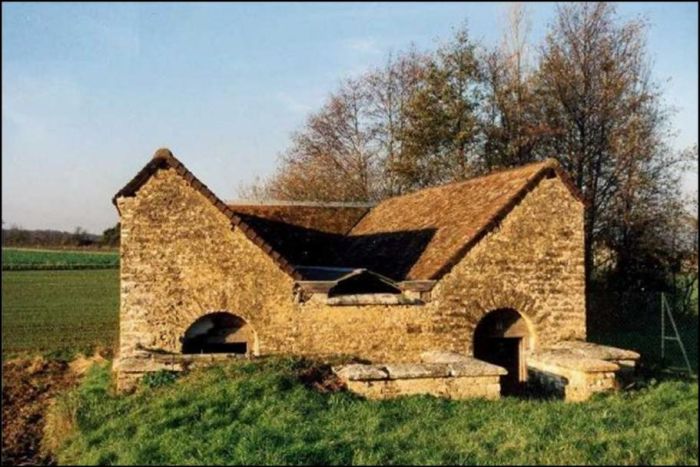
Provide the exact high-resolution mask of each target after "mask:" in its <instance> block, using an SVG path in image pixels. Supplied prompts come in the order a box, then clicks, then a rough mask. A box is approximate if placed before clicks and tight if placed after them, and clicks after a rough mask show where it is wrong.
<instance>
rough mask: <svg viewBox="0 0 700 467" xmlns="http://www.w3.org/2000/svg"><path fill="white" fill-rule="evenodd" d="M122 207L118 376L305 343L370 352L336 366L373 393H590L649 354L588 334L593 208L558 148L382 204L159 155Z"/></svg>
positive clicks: (325, 349)
mask: <svg viewBox="0 0 700 467" xmlns="http://www.w3.org/2000/svg"><path fill="white" fill-rule="evenodd" d="M114 203H115V205H116V206H117V209H118V211H119V215H120V221H121V271H120V277H121V305H120V306H121V309H120V320H119V326H120V331H119V356H118V359H117V360H116V362H115V369H116V370H117V371H118V373H119V384H120V386H122V387H128V386H129V385H131V384H132V383H133V381H134V380H135V379H136V378H138V377H139V376H140V375H142V374H143V373H144V372H145V371H150V370H153V369H156V368H175V369H177V368H181V367H182V366H183V365H187V364H192V363H193V362H198V361H202V360H209V359H212V358H219V357H228V356H230V355H246V356H257V355H270V354H295V355H308V356H314V357H329V356H337V355H346V356H354V357H356V358H359V359H364V360H366V361H367V362H368V363H367V364H364V365H360V364H357V365H348V366H346V367H343V368H339V369H338V374H339V375H341V377H344V378H345V380H346V381H347V382H348V385H349V386H350V387H351V389H353V390H357V391H360V392H364V393H365V394H368V395H370V396H373V397H388V396H390V395H394V394H402V393H412V392H431V393H437V394H443V395H447V396H450V397H467V396H470V395H485V396H486V397H497V396H498V394H499V393H502V392H503V393H507V392H510V391H516V390H517V389H518V388H521V387H522V386H523V384H524V383H525V382H526V381H527V380H528V379H529V380H531V381H545V382H546V383H547V384H548V385H549V386H552V387H556V388H558V389H559V390H561V391H564V392H565V391H569V393H571V394H574V393H576V394H579V393H581V389H580V387H579V386H581V387H584V388H588V389H590V388H594V387H600V388H603V387H605V388H608V387H612V386H614V382H613V380H614V376H615V373H616V372H617V371H618V370H619V369H620V365H621V364H622V365H629V364H631V365H633V364H634V360H635V359H636V358H637V357H638V355H637V354H634V353H633V352H627V351H622V350H620V349H614V348H610V347H601V346H595V345H592V344H586V343H585V339H586V313H585V309H586V306H585V284H584V235H583V213H584V205H583V203H582V201H581V198H580V196H579V194H578V193H577V191H576V189H575V187H574V186H573V185H572V183H571V182H570V180H569V178H568V177H567V175H566V173H565V172H564V171H563V170H562V168H561V167H560V166H559V165H558V163H557V162H556V161H555V160H553V159H550V160H546V161H543V162H538V163H533V164H529V165H526V166H523V167H519V168H515V169H509V170H502V171H497V172H494V173H491V174H488V175H486V176H483V177H478V178H474V179H470V180H467V181H464V182H458V183H451V184H447V185H444V186H438V187H434V188H428V189H424V190H421V191H417V192H415V193H411V194H408V195H404V196H398V197H394V198H390V199H387V200H385V201H382V202H380V203H378V204H377V205H368V204H358V203H355V204H352V203H326V204H318V203H276V204H275V203H259V204H255V203H247V204H241V203H237V204H232V203H226V202H224V201H222V200H220V199H219V198H218V197H217V196H216V195H214V194H213V193H212V192H211V191H210V190H209V189H208V188H207V187H206V185H204V184H203V183H202V182H200V181H199V180H198V179H197V178H196V177H195V176H194V175H193V174H192V173H191V172H189V171H188V170H187V169H186V168H185V167H184V165H183V164H182V163H181V162H180V161H179V160H177V159H176V158H175V157H174V156H173V155H172V154H171V152H170V151H169V150H167V149H161V150H159V151H157V152H156V154H155V155H154V157H153V158H152V159H151V160H150V161H149V162H148V163H147V164H146V166H145V167H144V168H143V169H142V170H141V171H140V172H139V173H138V174H137V175H136V176H135V177H134V178H133V179H132V180H131V181H130V182H129V183H128V184H127V185H126V186H125V187H124V188H122V189H121V190H120V191H119V192H118V193H117V194H116V195H115V196H114ZM209 356H211V357H209ZM572 371H573V372H578V373H575V374H574V375H573V376H572V374H571V372H572ZM579 377H580V378H579ZM577 378H578V380H581V381H583V382H582V383H581V384H579V385H578V386H577V387H576V388H572V387H568V388H567V386H572V385H573V383H572V382H573V381H575V380H577ZM581 378H582V379H581ZM601 381H602V382H601ZM591 390H594V389H591ZM577 391H578V392H577ZM589 392H590V391H589ZM583 393H585V394H584V395H583V396H580V397H579V396H571V397H570V398H577V397H578V398H584V397H585V396H586V394H588V393H587V392H586V390H583Z"/></svg>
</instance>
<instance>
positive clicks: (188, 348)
mask: <svg viewBox="0 0 700 467" xmlns="http://www.w3.org/2000/svg"><path fill="white" fill-rule="evenodd" d="M254 344H255V333H254V332H253V330H252V328H251V327H250V326H249V325H248V323H246V321H245V320H244V319H243V318H240V317H238V316H235V315H232V314H231V313H226V312H216V313H210V314H208V315H204V316H202V317H201V318H199V319H197V321H195V322H194V323H192V325H191V326H190V327H189V328H187V331H185V335H184V337H183V338H182V353H183V354H198V353H235V354H248V353H251V352H253V351H254Z"/></svg>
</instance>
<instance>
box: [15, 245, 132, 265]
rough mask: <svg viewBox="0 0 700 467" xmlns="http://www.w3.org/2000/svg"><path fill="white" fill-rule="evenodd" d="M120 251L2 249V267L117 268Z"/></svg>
mask: <svg viewBox="0 0 700 467" xmlns="http://www.w3.org/2000/svg"><path fill="white" fill-rule="evenodd" d="M118 267H119V253H118V252H115V251H66V250H35V249H23V248H3V249H2V269H3V270H6V271H26V270H37V269H40V270H47V269H115V268H118Z"/></svg>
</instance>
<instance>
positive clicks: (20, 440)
mask: <svg viewBox="0 0 700 467" xmlns="http://www.w3.org/2000/svg"><path fill="white" fill-rule="evenodd" d="M88 361H90V360H88V359H85V358H82V359H79V360H78V361H77V362H73V363H72V364H69V363H67V362H64V361H58V360H47V359H45V358H42V357H35V358H17V359H13V360H9V361H6V362H3V364H2V465H52V464H55V461H54V459H52V458H51V456H49V455H45V454H43V453H42V452H41V450H40V447H41V437H42V433H43V429H44V416H45V413H46V408H47V406H48V403H49V401H50V400H51V398H53V397H54V396H55V395H56V394H58V393H59V392H60V391H63V390H66V389H68V388H69V387H71V386H72V385H74V384H75V383H76V382H77V381H78V378H79V376H80V374H81V373H84V371H85V368H87V366H89V365H88V364H87V363H85V362H88ZM76 363H77V364H76Z"/></svg>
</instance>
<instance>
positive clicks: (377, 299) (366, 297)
mask: <svg viewBox="0 0 700 467" xmlns="http://www.w3.org/2000/svg"><path fill="white" fill-rule="evenodd" d="M326 304H327V305H332V306H353V305H424V304H425V302H424V301H423V300H420V299H416V298H409V297H406V296H405V295H403V294H389V293H376V294H355V295H341V296H338V297H328V298H327V299H326Z"/></svg>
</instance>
